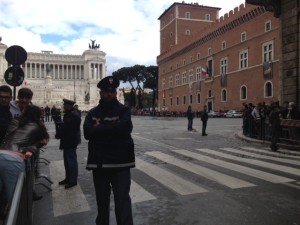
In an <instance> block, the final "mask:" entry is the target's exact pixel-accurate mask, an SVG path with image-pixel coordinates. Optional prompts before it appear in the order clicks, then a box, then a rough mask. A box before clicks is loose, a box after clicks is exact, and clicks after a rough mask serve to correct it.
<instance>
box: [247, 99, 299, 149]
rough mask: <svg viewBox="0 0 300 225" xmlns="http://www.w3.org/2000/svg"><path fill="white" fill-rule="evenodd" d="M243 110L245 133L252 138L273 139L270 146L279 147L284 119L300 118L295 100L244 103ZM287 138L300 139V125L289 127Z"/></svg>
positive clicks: (272, 147)
mask: <svg viewBox="0 0 300 225" xmlns="http://www.w3.org/2000/svg"><path fill="white" fill-rule="evenodd" d="M243 106H244V110H243V134H244V135H246V136H249V137H252V138H258V139H262V140H266V139H269V140H270V141H271V145H270V148H271V149H272V150H273V151H276V150H277V149H278V145H277V143H278V142H279V138H280V136H282V124H281V121H282V120H295V121H297V120H300V112H299V110H298V109H297V107H296V105H295V103H294V102H287V101H286V102H283V104H282V105H281V106H280V105H279V102H272V103H271V104H270V105H268V104H266V103H265V102H259V103H258V104H257V105H253V104H252V103H249V104H247V103H244V104H243ZM287 131H288V132H287V133H286V134H285V136H286V137H285V138H286V139H289V140H290V141H296V140H297V139H298V140H299V137H300V131H299V127H296V126H290V127H288V128H287Z"/></svg>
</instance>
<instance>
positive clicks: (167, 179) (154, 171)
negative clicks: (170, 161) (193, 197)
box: [136, 158, 207, 195]
mask: <svg viewBox="0 0 300 225" xmlns="http://www.w3.org/2000/svg"><path fill="white" fill-rule="evenodd" d="M136 168H137V169H139V170H141V171H143V172H144V173H146V174H147V175H148V176H150V177H152V178H154V179H155V180H156V181H158V182H160V183H161V184H163V185H164V186H166V187H167V188H169V189H171V190H173V191H175V192H177V193H178V194H181V195H189V194H195V193H203V192H207V190H205V189H204V188H202V187H200V186H198V185H196V184H194V183H192V182H190V181H188V180H185V179H183V178H181V177H179V176H177V175H175V174H173V173H171V172H169V171H167V170H165V169H162V168H161V167H158V166H156V165H153V164H151V163H148V162H145V161H143V160H141V159H138V158H136Z"/></svg>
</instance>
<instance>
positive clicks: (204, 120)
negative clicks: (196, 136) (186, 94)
mask: <svg viewBox="0 0 300 225" xmlns="http://www.w3.org/2000/svg"><path fill="white" fill-rule="evenodd" d="M207 120H208V114H207V106H206V105H204V107H203V112H202V113H201V121H202V136H207V133H206V126H207Z"/></svg>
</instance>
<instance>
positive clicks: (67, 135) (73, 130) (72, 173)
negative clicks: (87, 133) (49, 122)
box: [55, 99, 81, 189]
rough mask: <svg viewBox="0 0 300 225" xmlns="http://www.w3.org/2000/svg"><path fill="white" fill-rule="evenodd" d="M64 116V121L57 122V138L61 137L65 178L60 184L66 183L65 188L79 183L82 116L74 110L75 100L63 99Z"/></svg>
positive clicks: (60, 146)
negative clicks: (79, 146)
mask: <svg viewBox="0 0 300 225" xmlns="http://www.w3.org/2000/svg"><path fill="white" fill-rule="evenodd" d="M63 102H64V111H65V114H64V117H63V121H62V122H56V124H55V125H56V135H55V138H57V139H60V145H59V148H60V149H62V150H63V158H64V166H65V179H63V180H62V181H60V182H59V185H65V188H66V189H68V188H71V187H74V186H76V185H77V177H78V163H77V154H76V149H77V145H78V144H79V143H80V139H79V138H80V135H79V134H80V124H81V118H80V117H79V115H78V113H77V112H76V111H74V108H73V105H74V104H75V102H74V101H72V100H68V99H63Z"/></svg>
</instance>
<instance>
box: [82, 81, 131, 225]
mask: <svg viewBox="0 0 300 225" xmlns="http://www.w3.org/2000/svg"><path fill="white" fill-rule="evenodd" d="M118 86H119V80H117V79H116V78H114V77H112V76H108V77H105V78H103V79H102V80H101V81H100V82H99V83H98V85H97V87H98V88H99V89H100V97H101V99H100V102H99V104H98V106H96V107H95V108H93V109H91V110H90V111H89V112H88V114H87V115H86V118H85V121H84V125H83V131H84V137H85V138H86V139H87V140H88V141H89V143H88V146H89V154H88V160H87V166H86V168H87V169H88V170H93V180H94V187H95V191H96V200H97V206H98V215H97V218H96V224H97V225H107V224H109V209H110V207H109V204H110V195H111V190H112V191H113V194H114V201H115V214H116V220H117V224H118V225H133V219H132V209H131V199H130V195H129V190H130V182H131V178H130V168H132V167H134V166H135V157H134V143H133V139H132V138H131V132H132V129H133V126H132V121H131V113H130V109H129V108H128V107H127V106H124V105H123V104H121V103H120V102H119V101H118V100H117V98H116V96H117V91H116V88H117V87H118Z"/></svg>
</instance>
